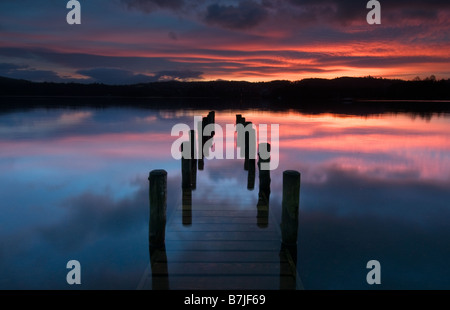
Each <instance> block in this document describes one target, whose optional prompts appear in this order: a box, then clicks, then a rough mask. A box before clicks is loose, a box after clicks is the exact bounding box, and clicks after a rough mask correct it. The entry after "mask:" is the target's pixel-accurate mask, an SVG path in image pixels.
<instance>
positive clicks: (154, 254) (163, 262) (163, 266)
mask: <svg viewBox="0 0 450 310" xmlns="http://www.w3.org/2000/svg"><path fill="white" fill-rule="evenodd" d="M149 252H150V266H151V267H152V289H153V290H168V289H170V285H169V271H168V268H167V254H166V247H165V246H163V247H161V248H156V249H155V248H152V247H150V248H149Z"/></svg>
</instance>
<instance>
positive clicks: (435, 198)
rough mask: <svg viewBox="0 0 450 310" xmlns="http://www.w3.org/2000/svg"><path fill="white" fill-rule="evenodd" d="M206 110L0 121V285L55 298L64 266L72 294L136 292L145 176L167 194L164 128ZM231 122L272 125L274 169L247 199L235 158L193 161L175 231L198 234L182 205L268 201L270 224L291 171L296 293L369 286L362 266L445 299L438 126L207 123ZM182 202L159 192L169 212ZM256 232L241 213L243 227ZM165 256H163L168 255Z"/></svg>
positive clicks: (172, 163) (402, 120)
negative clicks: (275, 128) (75, 279)
mask: <svg viewBox="0 0 450 310" xmlns="http://www.w3.org/2000/svg"><path fill="white" fill-rule="evenodd" d="M208 113H209V111H208V110H202V111H179V112H177V111H161V110H139V109H118V108H111V109H103V110H95V109H78V110H71V109H54V110H52V109H50V110H44V109H37V110H30V111H27V112H23V111H22V112H21V111H12V112H10V113H4V114H2V115H0V170H1V171H2V172H3V173H2V174H1V175H0V184H1V187H0V201H3V203H2V204H1V212H2V216H1V217H0V238H1V240H0V253H1V255H0V257H1V259H0V270H2V279H0V288H3V289H4V288H18V289H27V288H28V289H34V288H44V289H47V288H49V289H52V288H67V287H66V285H65V283H64V282H62V283H61V279H63V280H64V279H65V275H66V270H65V269H64V268H62V269H57V267H55V266H65V264H66V263H67V261H68V259H78V260H79V261H80V262H81V263H82V266H83V264H84V266H85V267H84V268H83V270H85V274H83V276H84V278H83V279H85V281H84V283H83V288H86V289H90V288H106V289H108V288H135V287H136V283H137V282H138V279H140V277H141V275H142V272H143V270H144V269H145V267H146V266H147V264H148V260H149V258H148V255H149V252H148V250H147V246H148V244H147V243H146V241H145V240H146V237H147V230H148V222H147V219H148V214H147V212H148V192H147V191H148V186H147V180H146V175H145V174H146V173H147V172H148V171H149V170H152V169H159V168H164V169H166V170H167V171H168V175H169V178H168V187H169V188H168V191H170V192H172V193H178V192H179V191H180V184H181V183H182V173H181V171H180V170H181V169H180V162H178V161H177V160H174V159H173V158H171V156H170V147H171V144H172V142H173V140H174V139H175V137H171V136H170V131H171V128H172V126H173V125H174V124H176V123H185V124H191V128H194V127H192V125H194V124H193V121H192V119H193V116H194V115H207V114H208ZM236 113H242V115H245V118H246V119H247V120H251V121H252V122H253V123H254V124H255V125H258V124H271V123H279V124H280V143H279V149H280V154H279V157H280V158H279V159H280V161H279V162H280V166H279V168H278V169H277V170H274V171H271V172H270V192H266V193H264V191H263V190H262V188H263V186H261V174H260V171H258V172H255V174H256V173H258V180H259V187H258V195H255V194H253V193H252V192H249V191H248V189H247V188H248V183H249V171H245V170H244V169H243V168H242V165H243V164H244V163H243V161H242V160H206V159H205V160H204V162H203V166H204V170H201V169H200V166H201V165H200V161H199V162H198V163H197V164H198V170H197V179H196V189H195V191H193V192H191V196H190V197H191V203H188V202H189V199H186V200H185V201H184V203H183V204H185V205H187V206H189V205H190V206H191V208H192V209H191V211H192V210H194V211H195V212H193V213H191V223H192V224H191V225H186V227H184V228H183V221H180V220H179V218H178V222H179V225H180V229H191V230H192V231H194V230H196V229H203V227H204V226H202V225H203V224H201V223H199V222H196V218H197V217H196V216H197V215H196V214H197V213H196V212H197V209H195V207H196V206H198V205H200V204H206V203H209V202H210V201H214V202H215V203H217V204H223V205H226V204H231V203H234V204H235V206H236V207H237V208H240V209H245V208H246V207H247V206H249V205H250V206H253V208H255V206H256V210H254V211H255V213H258V206H259V205H261V206H262V205H264V204H265V203H268V205H270V213H271V214H270V216H274V217H275V218H276V219H278V221H280V219H281V192H282V183H281V173H282V171H284V170H286V169H294V170H298V171H302V197H301V216H300V218H299V233H298V240H299V242H298V256H297V266H298V267H299V272H300V276H301V279H302V281H303V283H304V286H305V288H311V289H328V288H331V289H355V288H356V289H372V288H371V287H368V286H367V284H366V283H365V276H366V269H365V267H364V266H365V263H367V261H368V260H370V259H378V260H379V261H380V262H381V264H382V268H383V276H384V278H383V281H382V285H381V287H382V288H385V289H409V288H413V289H449V288H450V277H447V276H445V275H446V274H448V272H447V271H448V267H447V262H448V260H449V259H450V250H449V247H448V240H450V229H449V225H448V220H449V219H450V209H449V207H448V201H450V191H449V188H450V137H449V135H448V130H449V128H450V118H449V117H448V115H445V114H441V115H436V114H433V115H431V116H430V117H429V118H427V119H426V120H425V119H421V118H412V117H411V115H409V114H405V113H396V114H389V113H386V114H377V115H366V116H358V115H344V114H340V115H337V114H330V113H318V114H302V113H299V112H296V111H285V112H269V111H250V110H249V111H219V112H217V113H216V115H215V122H217V123H218V124H227V123H235V121H236ZM217 138H220V137H219V135H217ZM269 139H270V137H268V141H270V140H269ZM273 156H275V155H273ZM227 171H232V173H227ZM255 179H256V175H255ZM250 181H251V180H250ZM250 183H251V182H250ZM256 186H257V185H256V184H255V187H256ZM230 189H233V190H232V191H231V190H230ZM24 192H26V195H24V194H23V193H24ZM188 193H189V191H187V192H186V193H185V194H187V195H186V196H185V195H184V194H183V192H181V191H180V193H179V194H174V195H169V197H168V208H169V209H171V208H174V206H175V205H181V204H182V202H183V201H182V200H184V198H183V197H189V195H188ZM185 214H188V213H185ZM188 218H189V216H186V219H188ZM261 218H264V216H262V217H261ZM255 222H257V223H258V218H257V219H255V217H254V215H253V219H252V222H251V224H250V225H249V226H248V227H245V229H253V228H252V227H250V226H255ZM187 223H188V222H187V221H186V223H185V224H187ZM217 225H218V226H217V228H220V229H227V228H226V227H224V226H223V225H222V224H217ZM259 225H260V226H264V221H261V222H260V223H259ZM255 227H256V226H255ZM256 228H258V227H256ZM268 229H269V230H270V229H271V227H270V225H269V226H268V227H267V228H264V229H259V228H258V231H259V233H264V231H266V230H268ZM142 240H144V241H142ZM177 245H178V244H177ZM181 246H187V244H185V245H180V247H181ZM117 249H123V250H120V251H118V250H117ZM166 255H167V259H168V261H169V262H170V261H173V260H174V259H175V257H173V254H172V252H171V249H168V250H167V251H166ZM292 256H294V255H292ZM37 262H39V264H38V265H39V268H34V266H36V265H37ZM361 266H363V267H362V268H361ZM170 268H171V267H170V265H168V271H170ZM48 275H52V276H51V277H49V276H48ZM361 279H362V280H361Z"/></svg>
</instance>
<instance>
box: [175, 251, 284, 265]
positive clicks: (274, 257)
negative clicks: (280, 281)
mask: <svg viewBox="0 0 450 310" xmlns="http://www.w3.org/2000/svg"><path fill="white" fill-rule="evenodd" d="M166 253H167V261H168V262H170V263H172V262H218V263H230V262H266V263H279V262H280V261H281V262H287V259H286V257H285V256H284V255H281V256H280V255H279V252H278V251H167V252H166Z"/></svg>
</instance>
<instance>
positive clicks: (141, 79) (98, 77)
mask: <svg viewBox="0 0 450 310" xmlns="http://www.w3.org/2000/svg"><path fill="white" fill-rule="evenodd" d="M77 73H78V74H82V75H85V76H88V77H90V78H92V79H93V80H94V81H95V82H99V83H104V84H113V85H122V84H137V83H147V82H151V81H153V78H152V76H148V75H144V74H135V73H133V72H132V71H128V70H123V69H117V68H94V69H87V70H78V71H77Z"/></svg>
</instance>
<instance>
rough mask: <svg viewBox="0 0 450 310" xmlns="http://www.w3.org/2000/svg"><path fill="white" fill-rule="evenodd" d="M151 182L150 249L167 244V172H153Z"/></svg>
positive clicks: (150, 176)
mask: <svg viewBox="0 0 450 310" xmlns="http://www.w3.org/2000/svg"><path fill="white" fill-rule="evenodd" d="M148 179H149V181H150V191H149V196H150V197H149V198H150V221H149V234H148V239H149V244H150V247H154V248H159V247H163V246H164V244H165V230H166V207H167V172H166V171H165V170H153V171H151V172H150V175H149V177H148Z"/></svg>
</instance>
